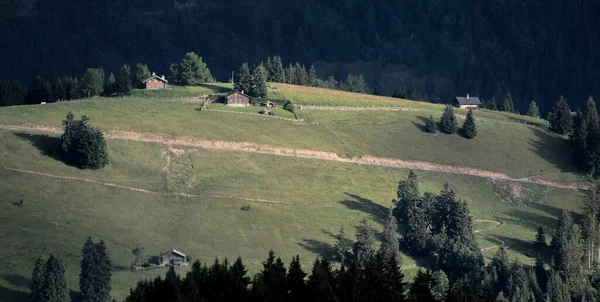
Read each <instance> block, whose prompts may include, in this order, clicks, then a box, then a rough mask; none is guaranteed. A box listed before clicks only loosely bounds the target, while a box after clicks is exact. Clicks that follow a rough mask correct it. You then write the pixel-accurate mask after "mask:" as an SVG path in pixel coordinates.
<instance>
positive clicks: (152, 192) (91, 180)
mask: <svg viewBox="0 0 600 302" xmlns="http://www.w3.org/2000/svg"><path fill="white" fill-rule="evenodd" d="M2 168H3V169H4V170H8V171H13V172H19V173H26V174H33V175H38V176H45V177H50V178H56V179H63V180H74V181H80V182H87V183H92V184H96V185H101V186H106V187H113V188H119V189H124V190H129V191H132V192H137V193H144V194H152V195H160V196H181V197H202V198H221V199H238V200H245V201H253V202H260V203H270V204H286V205H291V203H289V202H284V201H279V200H268V199H254V198H245V197H237V196H230V195H196V194H185V193H161V192H155V191H150V190H146V189H141V188H135V187H129V186H123V185H119V184H115V183H110V182H103V181H97V180H93V179H88V178H81V177H73V176H61V175H55V174H50V173H44V172H37V171H29V170H23V169H16V168H10V167H2Z"/></svg>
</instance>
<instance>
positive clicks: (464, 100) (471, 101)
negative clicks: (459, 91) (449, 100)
mask: <svg viewBox="0 0 600 302" xmlns="http://www.w3.org/2000/svg"><path fill="white" fill-rule="evenodd" d="M456 101H457V102H458V104H459V105H481V101H480V100H479V98H478V97H476V96H471V97H470V96H467V97H463V96H457V97H456Z"/></svg>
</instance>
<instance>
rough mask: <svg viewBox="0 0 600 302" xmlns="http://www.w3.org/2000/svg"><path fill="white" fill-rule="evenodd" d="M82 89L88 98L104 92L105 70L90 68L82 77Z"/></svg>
mask: <svg viewBox="0 0 600 302" xmlns="http://www.w3.org/2000/svg"><path fill="white" fill-rule="evenodd" d="M81 89H82V91H83V93H84V94H85V96H86V97H88V98H91V97H94V96H98V95H101V94H102V93H103V92H104V70H103V69H102V68H88V69H87V70H86V71H85V73H84V74H83V77H82V78H81Z"/></svg>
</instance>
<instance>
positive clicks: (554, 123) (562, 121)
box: [548, 96, 573, 134]
mask: <svg viewBox="0 0 600 302" xmlns="http://www.w3.org/2000/svg"><path fill="white" fill-rule="evenodd" d="M548 120H549V121H550V130H552V131H554V132H556V133H558V134H568V133H569V132H571V130H572V124H573V119H572V118H571V110H570V109H569V104H567V100H566V99H565V98H564V97H563V96H560V98H559V99H558V101H556V103H554V106H553V107H552V111H551V112H550V115H549V118H548Z"/></svg>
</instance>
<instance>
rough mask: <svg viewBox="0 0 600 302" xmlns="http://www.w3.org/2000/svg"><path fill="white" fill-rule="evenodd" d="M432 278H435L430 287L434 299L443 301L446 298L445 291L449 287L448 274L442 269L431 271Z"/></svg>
mask: <svg viewBox="0 0 600 302" xmlns="http://www.w3.org/2000/svg"><path fill="white" fill-rule="evenodd" d="M433 278H435V284H434V285H433V286H432V287H431V293H432V295H433V298H434V299H435V301H444V300H445V299H446V292H447V291H448V288H449V287H450V284H449V283H450V282H449V281H448V276H446V273H444V271H442V270H437V271H435V272H433Z"/></svg>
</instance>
